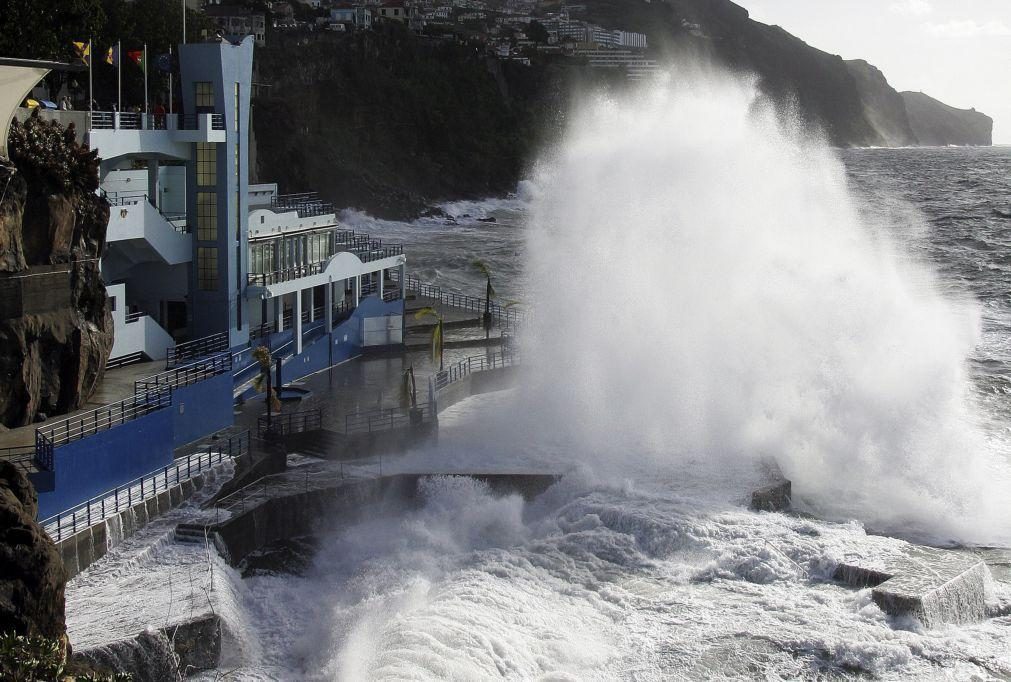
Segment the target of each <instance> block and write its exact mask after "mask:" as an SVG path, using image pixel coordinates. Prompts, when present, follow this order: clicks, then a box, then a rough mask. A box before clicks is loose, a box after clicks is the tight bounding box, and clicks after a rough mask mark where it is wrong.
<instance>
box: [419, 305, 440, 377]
mask: <svg viewBox="0 0 1011 682" xmlns="http://www.w3.org/2000/svg"><path fill="white" fill-rule="evenodd" d="M426 317H431V318H434V319H435V326H434V327H433V328H432V362H435V361H436V360H438V361H439V371H440V372H442V371H443V370H444V369H445V368H444V366H443V361H442V338H443V337H442V322H443V320H442V315H440V314H439V311H437V310H436V309H435V308H433V307H431V306H426V307H424V308H422V309H421V310H419V311H418V312H416V313H414V319H416V320H423V319H425V318H426Z"/></svg>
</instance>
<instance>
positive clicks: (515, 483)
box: [208, 473, 560, 566]
mask: <svg viewBox="0 0 1011 682" xmlns="http://www.w3.org/2000/svg"><path fill="white" fill-rule="evenodd" d="M436 475H438V474H397V475H393V476H383V477H380V478H371V479H366V480H361V481H352V482H348V483H343V484H339V485H336V486H332V487H326V488H318V489H314V490H308V491H306V492H299V493H294V494H289V495H284V496H278V497H271V498H268V499H266V500H264V501H263V502H262V503H261V504H259V505H258V506H256V507H254V508H252V509H249V510H248V511H246V512H244V513H241V514H238V515H236V516H233V517H232V518H230V519H228V520H226V521H222V522H221V523H218V524H214V525H213V526H209V527H208V531H209V532H213V533H214V536H215V544H216V546H217V548H218V551H220V552H221V554H222V556H224V557H225V559H226V560H227V561H228V563H229V564H231V565H232V566H237V565H238V564H239V563H240V562H241V561H242V560H243V559H244V558H246V557H247V556H248V555H249V554H251V553H252V552H254V551H256V550H258V549H260V548H262V547H264V546H266V545H268V544H270V543H271V542H275V541H277V540H284V539H287V538H294V537H299V536H303V535H313V534H316V533H320V532H325V531H327V530H331V529H333V528H336V527H340V526H342V525H347V524H352V523H355V522H356V521H357V520H359V519H360V518H362V517H363V515H365V514H368V516H369V517H374V516H376V515H377V514H379V515H382V514H389V513H393V512H398V511H403V510H405V509H411V508H413V507H415V506H416V505H417V504H418V502H419V500H418V495H417V493H418V481H419V480H420V479H422V478H426V477H429V476H436ZM458 475H461V476H468V477H470V478H475V479H478V480H480V481H484V482H485V483H487V484H488V486H489V487H490V488H491V489H492V491H493V492H496V493H498V494H509V493H519V494H521V495H523V496H524V497H525V498H527V499H532V498H534V497H536V496H537V495H540V494H541V493H543V492H544V491H545V490H547V489H548V488H549V487H550V486H551V485H552V484H553V483H555V482H556V481H557V480H558V479H559V478H560V476H559V475H556V474H480V473H478V474H458Z"/></svg>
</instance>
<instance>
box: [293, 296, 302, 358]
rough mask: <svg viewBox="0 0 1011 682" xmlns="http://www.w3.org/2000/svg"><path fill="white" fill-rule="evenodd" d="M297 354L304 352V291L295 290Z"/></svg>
mask: <svg viewBox="0 0 1011 682" xmlns="http://www.w3.org/2000/svg"><path fill="white" fill-rule="evenodd" d="M294 317H295V354H296V355H298V354H299V353H301V352H302V292H301V290H300V291H296V292H295V315H294Z"/></svg>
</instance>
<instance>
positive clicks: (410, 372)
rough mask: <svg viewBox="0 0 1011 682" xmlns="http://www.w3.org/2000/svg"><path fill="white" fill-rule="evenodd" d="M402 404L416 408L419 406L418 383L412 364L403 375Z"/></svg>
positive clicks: (401, 386)
mask: <svg viewBox="0 0 1011 682" xmlns="http://www.w3.org/2000/svg"><path fill="white" fill-rule="evenodd" d="M400 406H401V407H409V408H411V409H414V408H416V407H417V406H418V385H417V383H416V382H415V381H414V365H411V366H410V367H408V368H407V369H406V370H404V374H403V376H402V377H401V381H400Z"/></svg>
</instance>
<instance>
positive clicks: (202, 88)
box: [193, 81, 214, 110]
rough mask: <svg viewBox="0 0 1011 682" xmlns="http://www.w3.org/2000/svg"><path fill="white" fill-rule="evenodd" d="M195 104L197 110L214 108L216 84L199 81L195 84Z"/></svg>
mask: <svg viewBox="0 0 1011 682" xmlns="http://www.w3.org/2000/svg"><path fill="white" fill-rule="evenodd" d="M193 90H194V95H195V97H194V104H195V106H196V108H197V110H200V109H208V108H210V109H213V108H214V83H211V82H209V81H197V82H196V83H194V84H193Z"/></svg>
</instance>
